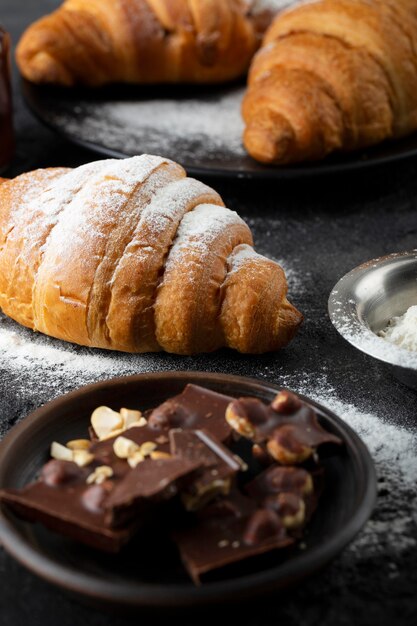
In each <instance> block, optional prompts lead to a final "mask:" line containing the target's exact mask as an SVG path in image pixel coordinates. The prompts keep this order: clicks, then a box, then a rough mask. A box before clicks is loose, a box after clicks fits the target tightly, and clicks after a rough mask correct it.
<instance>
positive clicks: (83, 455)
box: [72, 450, 94, 467]
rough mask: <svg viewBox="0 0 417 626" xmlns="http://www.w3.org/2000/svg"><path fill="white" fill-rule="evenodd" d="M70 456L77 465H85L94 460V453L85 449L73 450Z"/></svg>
mask: <svg viewBox="0 0 417 626" xmlns="http://www.w3.org/2000/svg"><path fill="white" fill-rule="evenodd" d="M72 458H73V461H74V463H76V464H77V465H78V466H79V467H85V466H86V465H89V464H90V463H91V462H92V461H94V455H93V454H91V453H90V452H88V451H87V450H73V453H72Z"/></svg>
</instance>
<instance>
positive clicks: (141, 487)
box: [105, 457, 201, 526]
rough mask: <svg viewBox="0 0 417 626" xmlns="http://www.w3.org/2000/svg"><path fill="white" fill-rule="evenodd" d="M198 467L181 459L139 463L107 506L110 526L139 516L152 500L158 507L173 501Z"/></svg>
mask: <svg viewBox="0 0 417 626" xmlns="http://www.w3.org/2000/svg"><path fill="white" fill-rule="evenodd" d="M199 467H201V463H199V462H198V461H188V460H187V459H182V458H178V457H172V458H168V459H161V460H151V459H149V458H148V459H146V460H145V461H143V462H142V463H139V465H137V467H135V468H134V469H131V470H130V471H129V472H127V473H126V475H125V476H124V478H123V479H122V480H121V481H119V482H118V483H117V485H115V487H114V489H113V490H112V493H111V494H110V495H109V497H108V498H107V500H106V502H105V507H106V510H107V514H108V520H110V523H111V525H112V526H115V525H120V524H121V523H125V522H126V520H130V519H131V518H132V517H135V516H137V515H138V514H139V513H140V511H141V510H143V508H144V507H146V506H147V505H148V504H149V501H150V500H152V502H153V503H155V502H160V501H163V500H167V499H169V498H172V497H174V496H175V495H176V494H177V493H178V489H179V488H180V487H182V486H183V485H185V484H186V483H187V482H188V481H189V480H191V478H192V476H193V474H194V473H195V471H196V470H197V469H198V468H199Z"/></svg>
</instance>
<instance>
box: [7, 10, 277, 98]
mask: <svg viewBox="0 0 417 626" xmlns="http://www.w3.org/2000/svg"><path fill="white" fill-rule="evenodd" d="M270 1H271V0H270ZM274 2H275V3H276V2H277V0H272V2H271V6H272V8H271V9H269V10H268V8H267V9H265V10H263V11H262V10H260V9H258V8H257V4H258V3H257V0H66V2H64V4H63V5H62V6H61V7H60V8H59V9H58V10H57V11H55V12H54V13H52V14H51V15H49V16H47V17H44V18H43V19H41V20H39V21H38V22H36V23H35V24H33V25H32V26H30V27H29V29H28V30H27V31H26V33H25V34H24V35H23V37H22V40H21V41H20V43H19V45H18V48H17V62H18V65H19V68H20V70H21V72H22V74H23V76H25V78H27V79H29V80H31V81H33V82H36V83H54V84H59V85H66V86H71V85H74V84H78V83H80V84H84V85H89V86H96V85H103V84H105V83H112V82H128V83H171V82H190V83H212V82H223V81H227V80H230V79H233V78H237V77H239V76H242V75H244V74H245V73H246V71H247V69H248V67H249V63H250V60H251V58H252V56H253V54H254V52H255V51H256V49H257V48H258V47H259V44H260V41H261V37H262V35H263V32H264V31H265V28H266V26H267V25H268V24H269V23H270V21H271V19H272V16H273V14H274V11H273V6H274Z"/></svg>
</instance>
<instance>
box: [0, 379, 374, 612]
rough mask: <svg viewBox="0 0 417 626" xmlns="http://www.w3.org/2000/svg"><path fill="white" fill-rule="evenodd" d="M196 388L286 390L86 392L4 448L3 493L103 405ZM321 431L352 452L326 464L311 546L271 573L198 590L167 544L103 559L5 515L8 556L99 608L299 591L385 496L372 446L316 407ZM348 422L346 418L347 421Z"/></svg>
mask: <svg viewBox="0 0 417 626" xmlns="http://www.w3.org/2000/svg"><path fill="white" fill-rule="evenodd" d="M187 383H195V384H199V385H203V386H206V387H208V388H211V389H214V390H216V391H219V392H222V393H225V394H229V395H231V396H242V395H244V396H247V395H252V396H257V397H259V398H261V399H263V400H270V399H271V398H272V397H273V396H274V395H275V394H276V392H277V391H278V390H279V387H277V386H276V385H272V384H270V383H266V382H260V381H256V380H251V379H248V378H241V377H237V376H229V375H225V374H205V373H194V372H177V373H172V372H166V373H157V374H139V375H137V376H130V377H126V378H117V379H113V380H109V381H105V382H100V383H97V384H94V385H89V386H87V387H83V388H81V389H79V390H77V391H73V392H71V393H69V394H66V395H64V396H62V397H60V398H58V399H57V400H54V401H53V402H50V403H48V404H46V405H45V406H43V407H41V408H40V409H38V410H37V411H35V412H34V413H32V414H31V415H29V416H28V417H27V418H26V419H25V420H24V421H23V422H21V423H20V424H18V425H17V426H16V427H15V428H13V429H12V431H11V432H10V433H9V434H8V435H7V436H6V437H5V438H4V440H3V442H2V443H1V446H0V488H4V487H9V488H10V487H22V486H23V485H25V484H26V483H28V482H30V481H31V480H33V478H34V477H35V475H36V473H37V472H38V470H39V469H40V467H41V466H42V464H43V463H44V462H45V461H46V460H47V458H48V452H49V447H50V443H51V441H53V440H57V441H68V440H69V439H74V438H77V437H83V436H85V434H86V429H87V427H88V424H89V417H90V414H91V412H92V411H93V409H94V408H96V407H97V406H99V405H101V404H105V405H109V406H111V407H112V408H115V409H119V408H120V407H121V406H130V407H131V408H134V407H138V408H140V409H147V408H151V407H153V406H155V405H157V404H158V403H160V402H161V401H163V400H164V399H166V398H168V397H169V396H172V395H175V394H177V393H178V392H180V391H181V390H182V389H183V388H184V386H185V385H186V384H187ZM305 400H306V401H307V402H308V403H309V404H310V405H311V406H313V407H314V408H315V409H316V410H317V412H318V415H319V419H320V422H321V423H322V424H323V425H324V426H325V427H326V428H327V429H328V430H330V431H331V432H333V433H335V434H336V435H338V436H339V437H341V438H342V439H343V441H344V443H345V445H344V447H343V449H342V452H341V453H340V454H337V455H336V456H333V457H330V458H328V459H325V460H324V461H323V463H324V465H325V469H326V484H325V489H324V492H323V495H322V498H321V500H320V504H319V507H318V510H317V512H316V513H315V515H314V517H313V519H312V521H311V523H310V525H309V528H308V533H307V535H306V537H305V539H304V543H305V546H304V549H296V550H295V551H293V552H292V553H291V555H290V556H289V557H288V558H286V559H282V558H281V559H278V558H277V560H276V561H273V562H272V563H269V565H268V567H266V568H263V569H262V570H259V569H254V570H253V571H249V572H248V571H245V573H243V572H242V573H241V575H238V576H236V575H235V576H234V577H233V578H229V579H223V580H219V581H217V582H210V583H207V584H204V585H202V586H201V587H194V586H193V584H192V583H191V582H190V580H189V579H188V577H187V575H186V574H185V571H184V570H183V568H182V566H181V563H180V560H179V558H178V555H177V554H176V551H175V549H174V548H173V547H172V546H170V545H169V544H168V543H167V544H166V545H165V543H163V542H162V543H161V544H160V545H158V549H157V550H156V549H155V546H154V545H152V542H150V541H149V542H145V543H147V544H149V546H148V547H147V548H144V547H143V543H144V542H143V541H142V546H141V551H140V553H138V551H137V550H135V545H134V544H133V545H132V546H131V548H129V549H128V550H125V551H124V552H122V553H121V554H120V555H118V556H109V555H105V554H99V553H97V552H96V551H94V550H90V549H88V548H86V547H85V546H81V545H78V544H76V543H74V542H72V541H70V540H68V539H65V538H63V537H61V536H58V535H55V534H53V533H51V532H49V531H47V530H46V529H44V528H43V527H41V526H39V525H37V524H35V525H33V524H30V523H27V522H23V521H21V520H19V519H18V518H17V517H15V516H14V515H12V514H11V513H10V512H9V511H7V510H6V507H3V509H2V510H1V511H0V540H1V541H2V542H3V545H4V548H5V549H6V550H7V551H8V552H9V553H10V554H11V555H12V556H14V557H15V558H16V559H17V560H18V561H19V562H20V563H22V564H23V565H24V566H25V567H27V568H28V569H30V570H31V571H32V572H34V573H35V574H37V575H39V576H41V577H42V578H44V579H46V580H48V581H49V582H51V583H52V584H54V585H58V586H59V587H61V588H63V589H65V590H66V591H68V592H71V593H72V594H75V595H77V596H78V597H80V598H82V599H84V600H88V601H89V602H94V603H96V604H98V605H100V606H106V605H107V606H108V605H112V606H113V607H114V606H119V607H120V606H121V605H122V606H123V607H124V608H135V607H139V606H141V607H144V606H147V607H159V608H162V607H165V608H170V607H184V606H191V605H202V604H213V603H219V602H225V601H233V600H239V601H240V602H242V599H243V598H245V599H248V598H253V597H254V596H255V595H257V594H260V593H265V592H270V591H277V590H282V589H284V588H287V587H289V586H293V585H296V584H297V583H299V582H300V581H301V580H302V579H304V578H305V577H306V576H310V575H311V574H313V573H314V572H317V571H318V570H320V569H321V568H322V567H323V566H324V565H325V564H327V563H328V562H329V561H331V560H332V559H333V558H334V557H335V556H336V555H337V553H338V552H340V551H341V550H342V549H343V548H344V547H345V546H346V545H347V544H348V543H349V542H350V541H351V540H352V539H353V538H354V537H355V535H356V534H357V533H358V531H359V530H360V529H361V527H362V526H363V525H364V524H365V522H366V521H367V519H368V517H369V516H370V514H371V512H372V509H373V506H374V503H375V494H376V480H375V472H374V466H373V462H372V459H371V457H370V455H369V452H368V450H367V449H366V447H365V445H364V444H363V442H362V441H361V440H360V439H359V437H358V436H357V435H356V434H355V433H354V432H353V431H352V430H351V429H350V428H349V427H348V426H347V425H346V424H345V423H344V422H343V420H342V419H340V418H339V417H337V416H336V415H334V414H333V413H331V412H330V411H328V410H327V409H325V408H323V407H321V406H319V405H317V404H316V403H315V402H313V401H311V400H308V399H306V398H305ZM342 417H343V416H342Z"/></svg>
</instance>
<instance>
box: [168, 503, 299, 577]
mask: <svg viewBox="0 0 417 626" xmlns="http://www.w3.org/2000/svg"><path fill="white" fill-rule="evenodd" d="M174 540H175V541H176V543H177V545H178V549H179V551H180V555H181V559H182V561H183V563H184V566H185V567H186V569H187V571H188V573H189V574H190V576H191V578H192V579H193V581H194V582H195V584H197V585H198V584H200V582H201V578H202V577H203V576H205V575H207V574H208V573H210V572H214V571H217V572H218V571H220V570H222V569H223V568H226V567H227V566H230V565H232V564H234V563H237V562H240V561H244V560H247V559H250V558H254V557H258V556H260V555H262V554H265V553H267V552H271V551H272V550H277V549H282V548H285V547H288V546H290V545H291V544H293V543H294V539H293V538H292V537H290V536H289V535H288V534H287V531H286V529H285V527H284V525H283V524H282V522H281V520H280V518H279V516H278V515H277V514H276V513H275V512H274V511H272V510H269V509H266V508H261V509H258V508H257V507H256V505H255V503H254V502H253V501H251V500H249V499H248V498H245V497H244V496H242V495H240V494H233V495H232V496H231V497H229V498H225V499H222V500H221V503H220V505H219V506H212V507H209V508H208V510H207V511H203V515H202V517H201V518H200V519H199V520H198V521H197V522H196V523H195V524H194V525H193V526H191V527H189V528H185V529H181V530H178V531H176V532H175V533H174Z"/></svg>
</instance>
